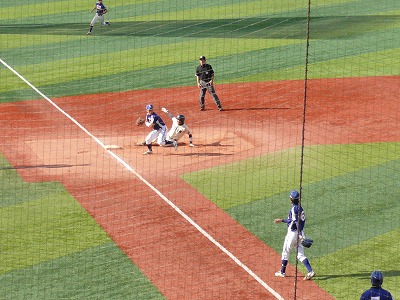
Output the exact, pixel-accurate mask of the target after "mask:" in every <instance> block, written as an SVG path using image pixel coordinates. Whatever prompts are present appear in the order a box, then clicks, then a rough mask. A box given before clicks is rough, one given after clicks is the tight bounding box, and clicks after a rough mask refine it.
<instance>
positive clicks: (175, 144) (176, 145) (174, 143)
mask: <svg viewBox="0 0 400 300" xmlns="http://www.w3.org/2000/svg"><path fill="white" fill-rule="evenodd" d="M172 145H174V148H175V151H176V150H178V142H177V141H173V142H172Z"/></svg>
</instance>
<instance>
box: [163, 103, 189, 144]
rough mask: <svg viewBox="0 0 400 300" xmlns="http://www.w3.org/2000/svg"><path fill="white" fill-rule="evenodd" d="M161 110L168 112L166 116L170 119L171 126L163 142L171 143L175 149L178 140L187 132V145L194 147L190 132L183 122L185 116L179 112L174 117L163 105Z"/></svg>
mask: <svg viewBox="0 0 400 300" xmlns="http://www.w3.org/2000/svg"><path fill="white" fill-rule="evenodd" d="M161 110H162V111H163V112H165V113H166V114H168V116H169V117H170V118H171V119H172V128H171V129H170V131H168V133H167V136H166V138H165V144H166V145H168V144H172V145H173V146H174V148H175V151H176V150H177V149H178V140H179V139H181V138H182V137H183V136H184V135H185V134H187V135H188V136H189V146H190V147H194V145H193V137H192V132H191V131H190V129H189V127H188V126H187V125H186V124H185V116H184V115H181V114H179V115H177V116H176V117H174V115H173V114H172V113H170V112H169V111H168V109H166V108H165V107H163V108H162V109H161Z"/></svg>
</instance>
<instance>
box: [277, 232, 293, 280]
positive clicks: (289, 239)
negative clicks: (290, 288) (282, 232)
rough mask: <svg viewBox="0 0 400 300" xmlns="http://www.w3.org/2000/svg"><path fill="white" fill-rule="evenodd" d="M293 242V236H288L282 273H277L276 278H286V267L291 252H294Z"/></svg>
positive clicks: (283, 253)
mask: <svg viewBox="0 0 400 300" xmlns="http://www.w3.org/2000/svg"><path fill="white" fill-rule="evenodd" d="M292 242H293V236H292V235H290V234H287V235H286V237H285V242H284V243H283V249H282V264H281V269H280V271H278V272H276V273H275V276H277V277H285V276H286V267H287V264H288V261H289V255H290V251H291V250H292Z"/></svg>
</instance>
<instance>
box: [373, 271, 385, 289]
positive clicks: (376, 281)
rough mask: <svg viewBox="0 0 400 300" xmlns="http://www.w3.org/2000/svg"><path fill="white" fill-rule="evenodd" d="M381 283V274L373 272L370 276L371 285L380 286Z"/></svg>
mask: <svg viewBox="0 0 400 300" xmlns="http://www.w3.org/2000/svg"><path fill="white" fill-rule="evenodd" d="M382 283H383V274H382V272H381V271H373V272H372V274H371V284H372V285H373V286H381V285H382Z"/></svg>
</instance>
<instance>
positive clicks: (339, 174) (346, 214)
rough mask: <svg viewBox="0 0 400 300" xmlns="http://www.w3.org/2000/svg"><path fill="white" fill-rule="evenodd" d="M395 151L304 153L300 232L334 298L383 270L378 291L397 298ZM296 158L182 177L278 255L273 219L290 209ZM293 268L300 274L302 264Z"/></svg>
mask: <svg viewBox="0 0 400 300" xmlns="http://www.w3.org/2000/svg"><path fill="white" fill-rule="evenodd" d="M399 145H400V144H399V143H374V144H355V145H325V146H324V147H320V148H319V149H318V151H316V148H318V146H315V147H314V146H313V147H308V148H306V149H305V161H304V175H303V176H304V177H303V189H304V193H303V198H302V205H303V207H304V208H305V210H306V215H307V219H308V221H307V225H306V229H305V233H306V234H307V235H308V236H310V237H312V238H313V239H314V240H315V244H314V246H313V247H312V248H311V249H309V250H308V251H307V254H308V256H309V258H310V259H311V262H312V263H314V261H315V270H316V272H317V273H318V277H316V279H315V281H316V282H317V283H318V284H319V285H321V287H323V288H324V289H325V290H327V291H328V292H329V293H330V294H332V295H333V296H335V297H336V298H337V299H357V296H358V297H359V294H360V291H362V290H363V288H364V287H365V285H366V282H367V281H366V278H368V276H369V275H370V272H371V270H373V269H383V270H385V272H384V273H386V272H387V273H388V277H387V279H386V281H385V286H386V287H387V288H389V289H390V290H391V291H392V292H393V294H394V295H396V294H398V293H399V292H400V289H399V287H398V285H397V284H396V278H397V277H398V276H399V274H398V271H396V269H395V267H394V265H393V263H394V262H396V261H400V254H399V251H398V250H399V248H398V243H397V242H396V238H395V236H396V234H397V235H398V233H399V230H400V227H399V225H398V223H397V222H396V221H395V220H397V219H398V215H399V214H400V204H399V201H398V197H397V194H398V191H399V190H400V174H399V172H397V171H396V170H398V169H399V168H400V160H399V157H400V153H399ZM382 153H385V156H382ZM299 156H300V151H299V149H298V148H294V149H288V150H285V151H280V152H277V153H272V154H268V155H264V156H261V157H255V158H252V159H247V160H245V161H241V162H237V163H234V164H230V165H223V166H218V167H214V168H211V169H205V170H202V171H198V172H195V173H189V174H185V175H183V176H182V178H183V179H184V180H185V181H187V182H188V183H190V184H191V185H192V186H194V187H195V188H196V189H197V190H198V191H200V192H201V193H202V194H204V195H205V196H206V197H207V198H209V199H211V200H212V201H213V202H214V203H216V204H217V205H218V206H219V207H221V208H223V209H224V210H225V211H227V212H228V213H229V214H230V215H231V216H232V217H233V218H234V219H236V220H237V221H238V222H239V223H241V224H242V225H243V226H245V227H246V228H247V229H248V230H249V231H251V232H252V233H254V234H255V235H257V236H258V237H259V238H260V239H261V240H262V241H263V242H265V243H266V244H268V245H269V246H271V247H272V248H274V249H275V251H276V252H278V253H280V252H281V249H282V245H283V240H284V236H285V231H286V228H285V227H284V226H277V225H275V224H274V223H273V220H274V219H275V218H285V217H286V216H287V213H288V211H289V209H290V201H289V200H288V194H289V191H290V190H291V189H293V188H296V187H297V186H298V177H297V174H299V171H300V170H299V160H300V157H299ZM318 157H323V158H324V159H323V160H321V159H318ZM339 162H340V168H339V167H338V165H339ZM290 176H291V177H290ZM282 177H286V179H285V180H284V181H282V180H281V178H282ZM215 178H218V181H216V180H214V179H215ZM367 261H368V263H366V262H367ZM291 262H292V263H295V255H292V257H291ZM277 268H279V266H277ZM300 269H301V270H302V271H303V272H305V269H304V268H303V266H302V265H301V264H300ZM392 276H393V277H392ZM344 277H345V278H346V280H345V281H344V280H343V278H344ZM349 278H352V279H351V280H350V279H349ZM343 289H345V290H346V291H345V292H344V291H343ZM343 296H345V297H349V298H343Z"/></svg>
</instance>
